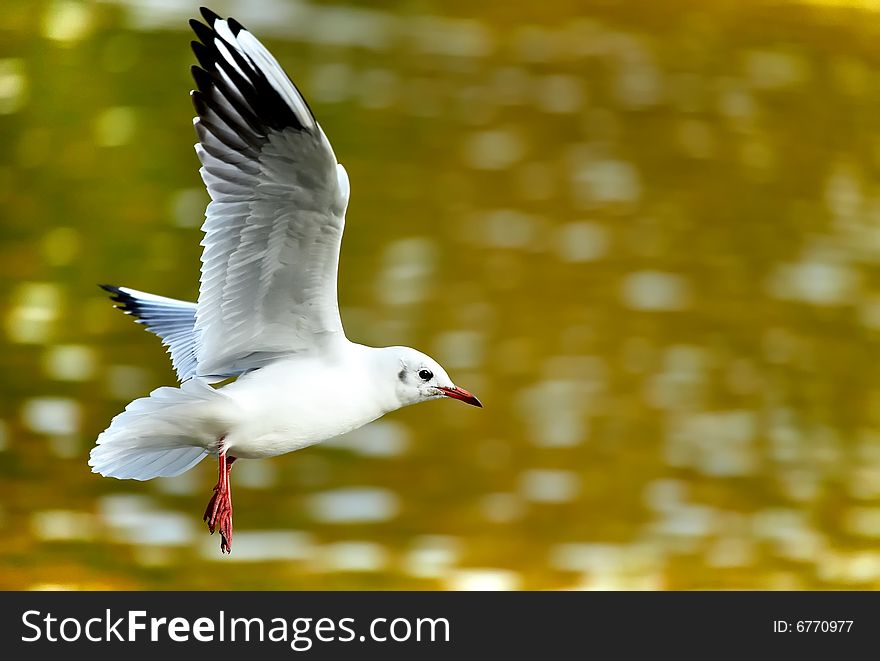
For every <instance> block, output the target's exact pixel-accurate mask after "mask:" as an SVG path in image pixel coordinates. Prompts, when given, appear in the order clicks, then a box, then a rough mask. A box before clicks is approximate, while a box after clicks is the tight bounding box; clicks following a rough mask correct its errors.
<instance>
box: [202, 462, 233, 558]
mask: <svg viewBox="0 0 880 661" xmlns="http://www.w3.org/2000/svg"><path fill="white" fill-rule="evenodd" d="M234 462H235V457H227V455H226V453H225V452H221V453H220V467H219V476H218V478H217V486H215V487H214V495H213V496H211V500H210V501H209V502H208V508H207V509H206V510H205V516H204V517H202V520H203V521H207V522H208V530H210V531H211V534H212V535H213V534H214V531H215V530H216V529H217V528H218V527H219V528H220V551H221V552H223V553H229V552H230V551H231V550H232V486H231V484H230V482H229V471H231V470H232V464H233V463H234Z"/></svg>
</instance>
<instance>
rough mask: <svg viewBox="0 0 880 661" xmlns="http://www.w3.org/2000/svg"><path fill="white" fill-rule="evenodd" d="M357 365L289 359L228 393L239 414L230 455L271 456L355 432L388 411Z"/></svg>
mask: <svg viewBox="0 0 880 661" xmlns="http://www.w3.org/2000/svg"><path fill="white" fill-rule="evenodd" d="M368 380H369V377H368V375H367V374H366V373H361V370H359V369H358V367H357V366H356V364H353V363H352V362H351V361H350V360H347V361H341V362H336V361H329V360H327V359H318V358H296V357H294V358H289V359H285V360H281V361H278V362H276V363H273V364H271V365H269V366H267V367H264V368H263V369H260V370H257V371H256V372H252V373H250V374H246V375H245V376H243V377H240V378H239V379H238V380H237V381H235V382H233V383H231V384H229V385H228V386H225V387H224V388H223V392H224V394H226V395H228V396H229V397H231V398H232V400H233V402H234V404H235V406H236V407H237V408H238V409H239V415H238V416H236V417H237V418H238V421H237V423H236V424H235V425H234V426H233V427H232V428H231V429H230V430H229V432H228V434H227V435H226V438H225V439H224V447H225V448H226V449H227V451H228V452H229V454H231V455H232V456H235V457H242V458H258V457H272V456H276V455H280V454H285V453H287V452H292V451H294V450H299V449H302V448H304V447H307V446H309V445H314V444H315V443H320V442H321V441H325V440H327V439H328V438H333V437H334V436H338V435H339V434H343V433H345V432H347V431H351V430H352V429H356V428H358V427H360V426H362V425H365V424H367V423H368V422H371V421H373V420H375V419H376V418H378V417H380V416H381V415H383V414H384V413H385V412H386V411H387V410H388V409H387V408H386V407H383V406H382V404H381V403H380V402H379V401H377V398H376V397H374V396H372V393H371V389H370V387H369V383H368Z"/></svg>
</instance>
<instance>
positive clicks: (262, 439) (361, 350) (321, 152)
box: [89, 8, 482, 553]
mask: <svg viewBox="0 0 880 661" xmlns="http://www.w3.org/2000/svg"><path fill="white" fill-rule="evenodd" d="M200 11H201V15H202V17H203V19H204V23H202V22H199V21H197V20H194V19H193V20H191V21H190V26H191V27H192V29H193V31H194V32H195V35H196V37H197V38H198V41H193V42H192V49H193V52H194V53H195V56H196V59H197V60H198V63H199V65H198V66H193V67H192V75H193V79H194V80H195V85H196V88H197V89H195V90H193V91H192V92H191V96H192V101H193V105H194V106H195V110H196V117H195V118H194V120H193V124H194V125H195V130H196V133H197V135H198V143H197V144H196V145H195V150H196V154H197V155H198V158H199V160H200V162H201V165H202V167H201V169H200V170H199V172H200V174H201V176H202V180H203V181H204V183H205V186H206V187H207V189H208V193H209V195H210V198H211V202H210V203H209V204H208V207H207V210H206V212H205V222H204V224H203V226H202V230H203V232H204V237H203V238H202V241H201V245H202V246H203V251H202V257H201V262H202V265H201V277H200V283H199V296H198V302H196V303H191V302H188V301H181V300H176V299H171V298H166V297H163V296H156V295H154V294H149V293H146V292H143V291H138V290H136V289H130V288H128V287H116V286H112V285H101V287H102V288H103V289H105V290H106V291H108V292H109V293H110V294H111V299H112V300H113V301H114V302H115V303H116V307H117V308H119V309H120V310H122V311H123V312H125V313H126V314H128V315H130V316H131V317H133V318H134V320H135V321H136V322H137V323H139V324H142V325H143V326H144V327H145V328H146V329H147V330H148V331H150V332H151V333H153V334H155V335H157V336H159V338H160V339H161V340H162V342H163V344H164V345H165V346H166V347H167V348H168V353H169V354H170V355H171V362H172V365H173V367H174V370H175V372H176V374H177V377H178V381H179V385H178V386H177V387H170V386H166V387H161V388H158V389H156V390H154V391H153V392H151V393H150V394H149V396H147V397H142V398H140V399H136V400H134V401H133V402H131V403H130V404H129V405H128V406H126V407H125V410H124V411H123V412H122V413H120V414H119V415H117V416H116V417H114V418H113V420H112V421H111V423H110V426H109V427H108V428H107V429H106V430H104V431H103V432H102V433H101V434H100V435H99V436H98V438H97V441H96V445H95V447H94V448H92V451H91V453H90V456H89V465H90V466H91V468H92V472H94V473H99V474H101V475H103V476H106V477H115V478H118V479H133V480H149V479H152V478H155V477H170V476H174V475H179V474H181V473H183V472H185V471H188V470H189V469H191V468H192V467H193V466H195V465H196V464H197V463H199V462H200V461H201V460H202V459H204V458H205V457H207V456H209V455H210V456H212V457H216V458H217V461H218V479H217V485H216V486H215V487H214V491H213V496H212V497H211V500H210V502H209V503H208V507H207V509H206V510H205V514H204V517H203V520H204V521H206V522H207V524H208V529H209V530H210V532H211V533H212V534H213V533H214V531H215V530H219V531H220V551H221V553H229V552H230V551H231V549H232V490H231V484H230V471H231V468H232V464H233V463H234V462H235V461H237V460H239V459H262V458H267V457H275V456H278V455H282V454H286V453H288V452H293V451H294V450H300V449H302V448H305V447H308V446H310V445H313V444H315V443H320V442H321V441H325V440H327V439H329V438H333V437H334V436H338V435H339V434H344V433H345V432H348V431H351V430H353V429H357V428H358V427H361V426H363V425H365V424H367V423H369V422H372V421H373V420H376V419H377V418H380V417H381V416H383V415H384V414H386V413H389V412H391V411H394V410H396V409H399V408H402V407H404V406H409V405H411V404H417V403H419V402H425V401H429V400H434V399H441V398H451V399H456V400H459V401H461V402H465V403H467V404H471V405H473V406H478V407H482V404H481V403H480V401H479V400H478V399H477V398H476V397H475V396H474V395H472V394H471V393H469V392H468V391H467V390H465V389H464V388H459V387H458V386H456V385H455V384H454V383H453V382H452V380H451V379H450V378H449V375H448V374H447V373H446V371H445V370H444V369H443V368H442V367H441V366H440V365H439V364H438V363H437V362H436V361H435V360H433V359H432V358H430V357H429V356H427V355H425V354H424V353H421V352H419V351H417V350H415V349H411V348H409V347H402V346H391V347H381V348H377V347H368V346H365V345H362V344H358V343H355V342H351V341H349V340H348V338H346V336H345V332H344V330H343V328H342V321H341V319H340V316H339V306H338V302H337V291H336V289H337V288H336V281H337V268H338V264H339V251H340V244H341V241H342V232H343V228H344V225H345V212H346V209H347V207H348V199H349V181H348V175H347V174H346V171H345V168H343V167H342V165H340V164H339V163H338V162H337V160H336V155H335V154H334V153H333V148H332V147H331V146H330V142H329V141H328V140H327V136H326V135H325V134H324V131H323V130H322V129H321V126H320V125H319V124H318V122H317V120H316V119H315V116H314V114H313V113H312V111H311V109H310V108H309V105H308V103H306V100H305V99H304V98H303V96H302V94H300V92H299V90H298V89H297V88H296V86H295V85H294V84H293V83H292V82H291V80H290V78H289V77H288V76H287V74H286V73H285V72H284V69H282V67H281V66H280V65H279V64H278V62H277V60H276V59H275V58H274V57H273V56H272V54H271V53H270V52H269V51H268V50H267V49H266V48H265V47H264V46H263V45H262V44H261V43H260V42H259V41H258V40H257V39H256V37H254V36H253V35H252V34H251V33H250V32H249V31H248V30H246V29H245V28H244V27H243V26H242V25H241V24H240V23H239V22H238V21H236V20H235V19H234V18H227V19H223V18H221V17H220V16H218V15H217V14H215V13H214V12H212V11H210V10H208V9H205V8H202V9H201V10H200Z"/></svg>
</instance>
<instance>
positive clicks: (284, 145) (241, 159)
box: [190, 9, 349, 376]
mask: <svg viewBox="0 0 880 661" xmlns="http://www.w3.org/2000/svg"><path fill="white" fill-rule="evenodd" d="M202 15H203V16H204V18H205V20H206V21H207V25H205V24H204V23H200V22H198V21H195V20H193V21H190V25H191V26H192V28H193V30H194V31H195V33H196V36H197V37H198V38H199V41H194V42H193V43H192V47H193V51H194V52H195V54H196V57H197V59H198V61H199V64H200V65H201V66H194V67H193V68H192V73H193V78H194V79H195V82H196V86H197V87H198V89H197V90H194V91H193V92H192V98H193V103H194V105H195V108H196V111H197V113H198V116H197V117H196V118H195V119H194V120H193V121H194V124H195V128H196V132H197V133H198V137H199V144H197V145H196V152H197V154H198V156H199V159H200V160H201V163H202V168H201V170H200V171H199V172H200V174H201V175H202V179H203V180H204V182H205V185H206V186H207V188H208V193H209V194H210V196H211V202H210V204H209V205H208V209H207V211H206V219H205V223H204V226H203V228H202V229H203V230H204V232H205V236H204V238H203V239H202V246H203V247H204V250H203V252H202V273H201V284H200V288H199V301H198V307H197V310H196V321H195V334H196V358H197V361H198V375H199V376H212V375H215V376H216V375H227V374H235V373H241V372H243V371H247V370H250V369H256V368H258V367H260V366H262V365H264V364H266V363H267V362H269V361H271V360H273V359H275V358H277V357H279V356H283V355H288V354H292V353H304V352H320V351H322V350H324V349H325V348H326V347H327V346H328V344H330V343H333V342H336V341H338V340H339V339H340V338H343V337H344V334H343V330H342V322H341V320H340V318H339V309H338V304H337V298H336V272H337V267H338V264H339V247H340V242H341V240H342V231H343V227H344V223H345V209H346V207H347V205H348V194H349V186H348V176H347V175H346V173H345V169H344V168H343V167H342V166H341V165H339V164H338V163H337V162H336V156H335V154H334V153H333V149H332V147H331V146H330V143H329V142H328V140H327V137H326V136H325V135H324V132H323V131H322V130H321V127H320V126H319V125H318V123H317V121H316V120H315V117H314V115H312V111H311V110H310V109H309V107H308V104H307V103H306V101H305V99H303V97H302V95H301V94H300V93H299V91H298V90H297V89H296V86H295V85H294V84H293V83H292V82H291V81H290V79H289V78H288V77H287V75H286V74H285V73H284V70H283V69H282V68H281V66H280V65H279V64H278V62H277V61H276V60H275V58H274V57H273V56H272V54H271V53H269V51H268V50H267V49H266V48H265V47H264V46H263V45H262V44H261V43H260V42H259V41H258V40H257V39H256V38H255V37H254V36H253V35H252V34H251V33H250V32H248V31H247V30H245V29H244V28H243V27H242V26H241V24H239V23H238V22H237V21H235V19H232V18H230V19H228V20H223V19H221V18H220V17H218V16H217V15H216V14H214V13H213V12H210V11H208V10H205V9H203V10H202Z"/></svg>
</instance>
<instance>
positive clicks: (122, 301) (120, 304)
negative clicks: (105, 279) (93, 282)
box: [98, 285, 139, 317]
mask: <svg viewBox="0 0 880 661" xmlns="http://www.w3.org/2000/svg"><path fill="white" fill-rule="evenodd" d="M98 286H99V287H100V288H101V289H103V290H104V291H106V292H109V293H110V294H111V296H110V300H111V301H113V302H114V303H116V305H115V306H114V307H115V308H116V309H117V310H122V311H123V312H124V313H125V314H133V315H134V316H136V317H137V316H138V310H139V307H138V302H137V299H136V298H134V297H133V296H131V295H130V294H126V293H125V292H124V291H122V289H121V288H120V287H117V286H115V285H98Z"/></svg>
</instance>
